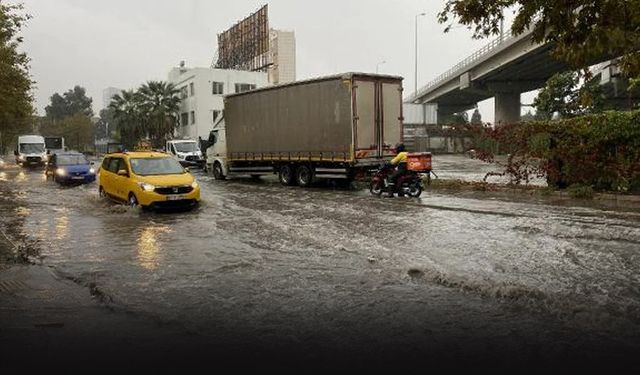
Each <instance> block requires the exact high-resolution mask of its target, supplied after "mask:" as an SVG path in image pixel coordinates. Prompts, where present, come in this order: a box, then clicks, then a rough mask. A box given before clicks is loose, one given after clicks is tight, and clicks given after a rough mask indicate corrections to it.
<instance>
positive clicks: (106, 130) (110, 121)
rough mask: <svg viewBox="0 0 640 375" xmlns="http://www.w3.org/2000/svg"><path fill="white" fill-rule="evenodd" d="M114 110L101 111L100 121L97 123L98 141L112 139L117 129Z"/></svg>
mask: <svg viewBox="0 0 640 375" xmlns="http://www.w3.org/2000/svg"><path fill="white" fill-rule="evenodd" d="M113 116H114V113H113V109H112V108H105V109H102V110H100V119H99V120H98V122H97V123H96V139H105V138H110V137H111V136H112V134H113V130H114V129H115V125H116V123H115V120H114V118H113Z"/></svg>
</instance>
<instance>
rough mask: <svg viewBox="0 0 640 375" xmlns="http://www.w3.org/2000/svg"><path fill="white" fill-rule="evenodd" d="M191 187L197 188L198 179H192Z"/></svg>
mask: <svg viewBox="0 0 640 375" xmlns="http://www.w3.org/2000/svg"><path fill="white" fill-rule="evenodd" d="M191 187H192V188H194V189H195V188H197V187H198V181H196V180H193V182H192V183H191Z"/></svg>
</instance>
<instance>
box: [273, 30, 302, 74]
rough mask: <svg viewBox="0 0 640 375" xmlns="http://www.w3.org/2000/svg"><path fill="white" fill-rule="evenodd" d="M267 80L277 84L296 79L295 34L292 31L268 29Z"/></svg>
mask: <svg viewBox="0 0 640 375" xmlns="http://www.w3.org/2000/svg"><path fill="white" fill-rule="evenodd" d="M269 60H270V61H271V62H272V63H273V65H271V67H270V68H269V82H270V83H272V84H274V85H277V84H280V83H289V82H293V81H295V80H296V35H295V33H294V32H293V31H282V30H274V29H271V30H270V31H269Z"/></svg>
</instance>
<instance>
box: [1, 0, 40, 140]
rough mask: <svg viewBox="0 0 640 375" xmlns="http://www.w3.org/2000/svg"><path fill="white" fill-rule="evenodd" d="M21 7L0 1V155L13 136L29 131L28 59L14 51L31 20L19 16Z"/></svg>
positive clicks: (30, 104) (31, 100) (25, 16)
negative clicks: (25, 25)
mask: <svg viewBox="0 0 640 375" xmlns="http://www.w3.org/2000/svg"><path fill="white" fill-rule="evenodd" d="M22 9H23V6H22V5H7V4H6V3H3V2H0V152H1V153H4V152H6V151H7V149H8V146H9V144H10V143H12V142H15V140H16V136H17V135H19V134H21V133H24V132H28V131H29V130H30V122H31V116H32V114H33V106H32V102H33V98H32V97H31V87H32V85H33V84H34V82H33V81H32V80H31V77H30V76H29V57H28V56H27V55H26V54H25V53H20V52H18V47H19V46H20V43H22V37H19V36H18V33H19V32H20V29H21V28H22V27H23V26H24V24H25V22H26V21H27V20H29V19H30V18H31V17H30V16H29V15H23V14H20V12H21V11H22Z"/></svg>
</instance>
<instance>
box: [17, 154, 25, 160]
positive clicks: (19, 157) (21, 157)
mask: <svg viewBox="0 0 640 375" xmlns="http://www.w3.org/2000/svg"><path fill="white" fill-rule="evenodd" d="M18 160H20V161H25V160H26V158H25V157H24V155H20V156H18Z"/></svg>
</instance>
